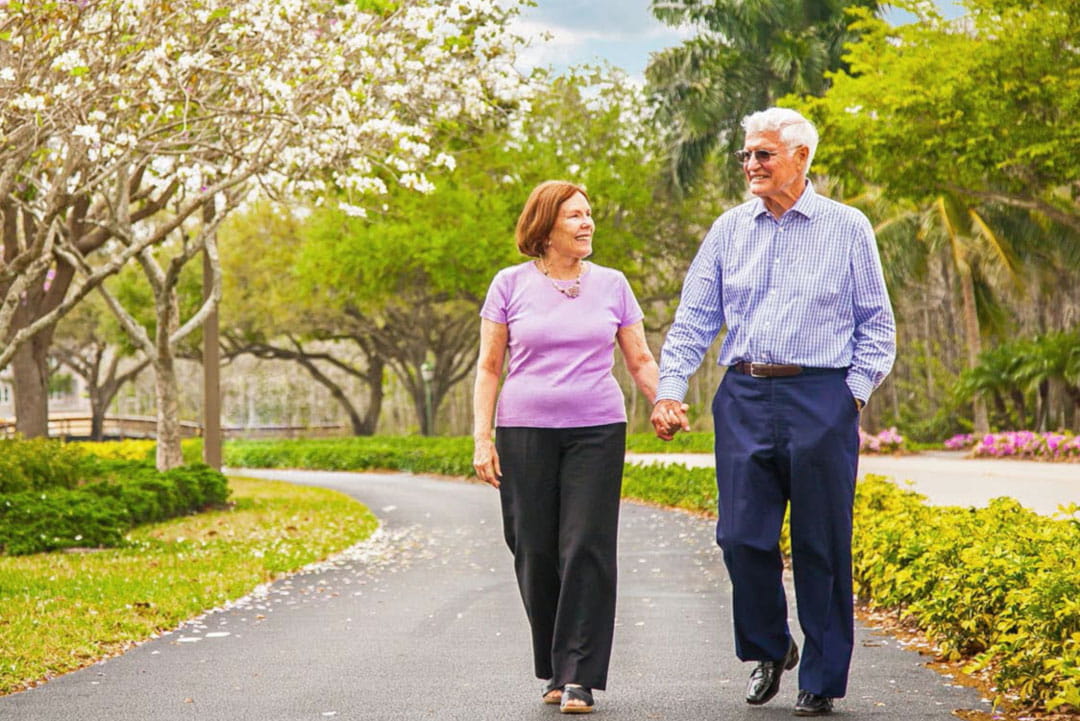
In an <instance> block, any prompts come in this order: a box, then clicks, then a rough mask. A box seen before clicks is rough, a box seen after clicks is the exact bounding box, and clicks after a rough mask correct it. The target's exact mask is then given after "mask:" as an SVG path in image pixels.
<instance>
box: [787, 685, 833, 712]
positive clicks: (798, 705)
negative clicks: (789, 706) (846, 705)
mask: <svg viewBox="0 0 1080 721" xmlns="http://www.w3.org/2000/svg"><path fill="white" fill-rule="evenodd" d="M832 710H833V709H832V699H831V698H829V697H828V696H818V695H817V694H816V693H810V692H809V691H799V700H798V701H796V702H795V715H796V716H827V715H828V714H831V713H832Z"/></svg>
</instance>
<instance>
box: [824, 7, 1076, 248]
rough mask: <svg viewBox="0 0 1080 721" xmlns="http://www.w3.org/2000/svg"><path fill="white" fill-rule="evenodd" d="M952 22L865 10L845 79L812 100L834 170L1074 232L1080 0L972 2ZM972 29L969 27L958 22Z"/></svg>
mask: <svg viewBox="0 0 1080 721" xmlns="http://www.w3.org/2000/svg"><path fill="white" fill-rule="evenodd" d="M965 5H967V7H968V8H969V13H968V15H967V16H966V17H965V18H964V19H963V20H962V21H956V23H950V22H947V21H942V20H940V19H934V18H927V19H925V20H923V21H921V22H918V23H913V24H910V25H903V26H899V27H894V26H890V25H888V24H887V23H885V22H884V21H882V20H880V19H877V18H874V17H872V16H870V14H869V13H863V14H862V16H861V20H860V21H859V22H858V23H857V24H856V26H855V29H856V30H857V31H859V32H860V33H862V38H861V40H860V41H859V42H857V43H855V44H853V45H850V46H848V55H847V56H846V60H847V62H848V64H849V66H850V70H849V71H848V72H840V73H837V74H836V75H835V76H834V77H833V83H832V87H831V88H830V89H829V91H828V92H827V94H826V95H825V96H824V97H823V98H817V99H807V100H805V101H804V103H803V105H804V106H805V109H807V110H808V112H809V113H810V114H811V116H812V117H814V118H815V119H816V120H817V122H818V125H819V130H820V131H821V133H822V137H823V138H826V139H827V141H826V142H823V143H822V147H821V152H820V159H821V163H822V165H823V166H824V167H826V168H827V169H828V171H829V173H830V174H832V175H835V176H836V177H844V178H849V179H853V180H855V181H856V182H857V183H858V184H859V185H861V184H863V183H865V182H867V181H869V182H872V183H876V184H880V185H882V186H885V187H886V188H888V189H889V192H890V193H891V194H895V195H899V196H902V197H907V198H913V199H929V198H931V197H934V196H937V195H940V194H941V193H961V194H967V195H969V196H973V197H979V198H982V199H988V200H994V201H998V202H1003V203H1006V204H1011V205H1014V206H1016V207H1027V208H1035V209H1037V210H1039V211H1040V212H1042V213H1045V214H1047V215H1048V216H1051V217H1054V218H1055V219H1056V220H1058V221H1059V222H1063V223H1067V224H1070V225H1071V226H1072V227H1073V228H1074V229H1075V228H1076V227H1078V226H1077V210H1076V205H1075V188H1073V189H1072V191H1071V192H1072V193H1073V197H1072V198H1070V197H1069V191H1068V190H1065V192H1064V193H1062V192H1061V189H1063V188H1068V187H1069V186H1070V185H1071V183H1072V181H1073V180H1074V179H1075V178H1076V177H1077V176H1078V175H1080V160H1078V158H1077V155H1076V153H1075V152H1073V150H1072V149H1073V148H1075V147H1076V146H1077V145H1078V144H1080V72H1078V69H1080V56H1078V55H1077V53H1076V52H1075V49H1074V48H1073V47H1072V45H1073V43H1074V40H1075V38H1076V36H1077V22H1078V19H1080V16H1078V15H1077V13H1076V11H1075V4H1074V3H1073V2H1072V0H1044V1H1042V2H1037V3H1027V2H1018V1H1016V2H1014V1H1012V0H1010V1H1007V2H1000V1H999V0H969V1H968V2H966V3H965ZM961 22H962V23H964V24H963V25H960V24H959V23H961Z"/></svg>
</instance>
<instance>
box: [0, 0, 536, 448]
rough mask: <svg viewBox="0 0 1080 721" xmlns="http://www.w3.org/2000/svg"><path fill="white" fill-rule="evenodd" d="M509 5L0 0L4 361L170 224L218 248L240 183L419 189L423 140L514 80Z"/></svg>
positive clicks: (429, 154)
mask: <svg viewBox="0 0 1080 721" xmlns="http://www.w3.org/2000/svg"><path fill="white" fill-rule="evenodd" d="M506 5H507V3H498V2H496V0H461V1H460V2H454V3H445V2H439V1H438V0H395V1H392V2H391V1H389V0H351V1H349V2H338V1H336V0H306V1H304V2H301V1H300V0H97V1H94V0H85V1H82V2H59V1H55V2H49V1H43V2H33V3H19V2H13V1H9V2H7V3H6V4H4V5H3V6H0V33H3V36H4V37H6V38H7V42H6V43H4V44H3V45H2V46H0V113H2V116H0V117H2V122H3V137H2V139H0V167H2V169H3V170H2V171H0V213H2V222H3V232H4V257H3V261H2V263H0V337H3V338H4V339H6V340H7V341H8V342H7V343H6V344H5V345H4V347H3V348H2V349H0V367H3V366H4V365H6V364H7V363H9V362H10V361H12V359H13V358H14V357H15V354H16V353H17V349H18V347H19V346H20V344H22V343H24V342H26V341H27V340H28V339H30V338H32V337H33V336H34V335H35V334H38V333H43V332H48V330H49V329H50V328H51V327H52V326H53V325H54V324H55V322H56V320H57V319H58V318H59V317H60V316H61V315H63V314H64V313H65V312H67V311H68V310H69V309H70V308H71V307H73V306H74V305H75V304H76V303H78V302H79V300H80V299H81V298H82V297H84V296H85V295H86V294H87V293H89V292H90V291H91V290H92V289H94V288H95V287H98V286H100V285H101V281H102V280H103V279H104V278H106V277H108V276H109V275H111V274H113V273H116V272H117V271H118V270H119V269H120V268H121V267H122V266H123V265H124V264H126V263H127V262H128V261H129V260H131V259H132V258H135V257H138V256H140V255H143V257H144V258H145V257H147V256H146V255H145V254H146V252H147V250H148V249H149V248H151V247H153V246H155V245H158V244H160V243H162V242H163V241H164V240H165V239H166V238H168V237H170V236H171V235H173V234H174V233H176V234H183V235H184V237H185V241H184V242H185V250H184V252H183V255H184V256H186V257H188V258H190V257H193V256H194V255H195V254H196V253H198V252H199V251H201V250H202V249H204V248H205V249H207V251H208V254H209V256H210V257H211V258H212V259H215V258H216V253H215V252H214V249H213V235H214V231H215V229H216V225H217V223H219V222H220V221H221V220H222V219H223V218H224V217H225V216H226V215H227V214H228V212H229V211H230V210H232V209H233V208H234V207H236V206H237V205H238V204H239V203H240V202H241V201H242V200H243V199H244V198H245V197H248V196H249V194H250V193H251V192H252V190H253V189H257V190H259V191H262V192H264V193H267V194H271V195H281V194H286V193H320V192H323V191H325V190H326V189H328V188H331V187H335V188H337V189H339V191H340V192H342V193H343V194H344V195H345V197H347V198H348V199H349V201H350V202H351V203H353V204H356V205H358V206H362V205H364V204H365V203H367V202H368V201H369V198H370V197H371V196H372V195H373V194H380V193H383V192H385V190H386V188H387V186H388V184H400V185H402V186H405V187H407V188H410V189H414V190H420V191H425V190H428V189H430V183H429V182H428V181H427V179H426V177H425V174H424V173H425V170H427V169H430V168H431V167H433V166H439V165H442V164H446V163H447V162H449V160H448V156H446V155H445V154H442V153H436V152H433V151H432V148H431V146H430V142H431V138H432V137H434V135H435V133H437V132H438V131H440V130H441V129H443V128H445V127H448V126H451V125H453V124H456V123H458V122H460V121H462V120H465V119H470V118H475V117H478V116H481V115H483V114H484V113H485V112H486V111H487V110H488V109H489V108H491V107H492V105H493V104H494V103H502V102H508V101H512V100H514V99H515V97H516V94H517V93H518V92H519V89H520V87H521V84H520V80H519V78H518V76H517V74H516V72H515V71H514V70H513V68H512V65H511V62H512V59H513V54H514V52H515V50H516V48H517V45H518V42H519V40H518V39H517V38H515V37H514V36H512V35H510V34H508V33H507V32H506V30H505V28H506V20H507V19H508V18H509V17H510V16H511V15H512V14H513V13H515V12H516V11H517V5H516V4H510V5H509V7H504V6H506ZM380 203H381V201H380ZM50 270H51V271H53V273H54V277H53V279H52V280H51V282H50V283H48V284H46V283H45V277H46V275H47V274H48V273H49V272H50ZM215 277H216V278H217V282H216V283H215V285H216V288H215V291H214V293H211V294H210V297H211V300H210V301H208V303H206V304H205V305H204V306H203V307H202V308H201V309H200V310H199V312H198V313H197V314H196V315H195V316H193V317H192V318H191V319H189V323H191V324H196V323H198V322H199V321H201V319H202V317H203V316H205V314H206V313H208V312H209V311H210V309H211V307H212V305H213V303H214V302H216V298H217V296H218V294H219V287H220V285H219V282H220V273H215ZM46 286H47V287H46ZM158 350H159V352H160V350H161V349H160V348H159V349H158ZM16 366H17V364H16ZM14 370H15V371H16V378H17V385H19V384H18V378H19V373H18V367H16V368H15V369H14ZM166 407H167V406H166ZM18 409H19V407H18V406H17V410H18ZM20 420H21V417H20ZM178 458H179V456H178V455H175V456H174V455H170V456H169V458H167V459H163V458H161V457H159V459H158V462H159V465H171V464H174V462H176V461H178Z"/></svg>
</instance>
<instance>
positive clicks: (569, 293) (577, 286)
mask: <svg viewBox="0 0 1080 721" xmlns="http://www.w3.org/2000/svg"><path fill="white" fill-rule="evenodd" d="M537 260H539V261H540V270H541V271H543V273H544V275H545V276H546V277H547V279H548V280H549V281H551V287H553V288H554V289H555V290H557V291H559V292H560V293H562V294H563V295H565V296H566V297H567V298H570V299H571V300H573V299H574V298H577V297H578V296H579V295H581V274H582V273H584V272H585V261H583V260H582V261H580V262H579V263H578V272H577V277H576V278H574V280H573V282H572V283H571V284H570V285H568V286H562V285H559V282H558V281H557V280H555V279H554V278H552V277H551V274H550V273H549V272H548V267H547V263H545V262H544V259H543V258H538V259H537ZM564 282H565V281H564Z"/></svg>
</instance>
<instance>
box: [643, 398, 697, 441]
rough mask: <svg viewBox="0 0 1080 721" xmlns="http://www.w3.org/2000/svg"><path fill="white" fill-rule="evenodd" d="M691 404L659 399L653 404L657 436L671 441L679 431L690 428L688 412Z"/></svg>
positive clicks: (652, 421) (651, 420) (653, 421)
mask: <svg viewBox="0 0 1080 721" xmlns="http://www.w3.org/2000/svg"><path fill="white" fill-rule="evenodd" d="M688 410H690V406H688V405H686V404H685V403H680V402H679V401H673V400H662V401H657V403H656V405H655V406H653V412H652V417H650V418H649V421H650V422H651V423H652V426H653V429H654V430H655V431H656V436H657V437H658V438H660V439H662V440H665V441H670V440H671V439H672V438H674V437H675V434H676V433H678V432H679V431H688V430H690V419H689V418H688V417H687V415H686V412H687V411H688Z"/></svg>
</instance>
